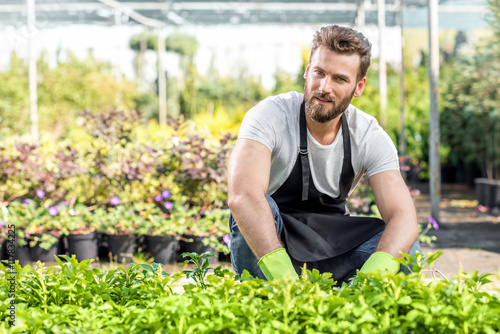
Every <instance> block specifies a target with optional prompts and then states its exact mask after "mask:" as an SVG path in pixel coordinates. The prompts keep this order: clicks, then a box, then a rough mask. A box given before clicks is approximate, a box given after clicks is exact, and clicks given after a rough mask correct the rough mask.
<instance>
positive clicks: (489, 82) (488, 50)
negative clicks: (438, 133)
mask: <svg viewBox="0 0 500 334" xmlns="http://www.w3.org/2000/svg"><path fill="white" fill-rule="evenodd" d="M490 3H491V4H492V10H495V7H494V5H495V4H496V6H497V7H496V10H497V11H496V14H493V15H492V16H494V15H497V16H498V13H500V8H499V7H498V3H497V1H491V2H490ZM497 21H499V19H498V18H497ZM497 25H498V22H497ZM499 43H500V38H499V37H498V35H493V37H489V38H486V39H484V40H483V41H482V42H481V43H479V44H477V45H476V48H475V50H474V53H473V54H472V55H468V54H465V55H461V56H460V57H457V59H456V60H455V61H454V63H453V68H452V71H451V76H452V80H450V82H449V84H448V85H447V86H446V90H445V93H444V96H445V98H444V103H443V108H442V109H443V111H442V117H441V123H442V138H443V143H444V144H445V145H447V146H448V147H449V149H450V153H449V156H448V158H449V159H450V161H451V162H452V163H455V164H456V163H474V164H476V165H477V166H480V167H481V168H482V170H483V173H484V176H487V177H488V178H490V179H494V178H496V179H498V178H500V151H499V147H500V135H499V133H500V89H499V88H500V65H499V64H498V61H497V59H498V57H499V55H500V48H499V46H498V45H499ZM458 129H466V131H462V130H458Z"/></svg>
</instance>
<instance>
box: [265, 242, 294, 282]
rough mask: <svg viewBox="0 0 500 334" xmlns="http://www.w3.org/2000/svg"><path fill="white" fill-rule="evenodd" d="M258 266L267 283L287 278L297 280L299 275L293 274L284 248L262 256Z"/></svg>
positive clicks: (290, 262)
mask: <svg viewBox="0 0 500 334" xmlns="http://www.w3.org/2000/svg"><path fill="white" fill-rule="evenodd" d="M258 265H259V268H260V269H261V270H262V273H264V276H266V278H267V280H268V281H271V280H274V279H280V278H287V277H291V278H293V279H296V280H298V279H299V275H297V273H296V272H295V269H294V268H293V265H292V261H291V260H290V257H289V256H288V254H287V253H286V250H285V249H284V248H279V249H277V250H275V251H272V252H270V253H268V254H266V255H264V256H263V257H262V258H261V259H260V261H259V263H258Z"/></svg>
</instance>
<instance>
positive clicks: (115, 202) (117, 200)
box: [110, 196, 120, 205]
mask: <svg viewBox="0 0 500 334" xmlns="http://www.w3.org/2000/svg"><path fill="white" fill-rule="evenodd" d="M110 202H111V204H113V205H118V204H120V197H118V196H113V197H111V200H110Z"/></svg>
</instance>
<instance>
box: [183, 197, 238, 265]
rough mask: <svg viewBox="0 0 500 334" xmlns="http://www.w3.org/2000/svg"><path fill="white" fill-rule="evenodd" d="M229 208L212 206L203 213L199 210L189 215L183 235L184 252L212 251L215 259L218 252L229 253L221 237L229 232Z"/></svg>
mask: <svg viewBox="0 0 500 334" xmlns="http://www.w3.org/2000/svg"><path fill="white" fill-rule="evenodd" d="M196 211H198V208H196V207H195V208H192V209H191V210H190V211H189V212H191V213H194V212H196ZM228 219H229V210H228V209H220V208H214V209H209V210H205V211H204V212H203V213H200V212H199V211H198V212H197V213H195V214H192V215H189V216H188V220H187V231H186V233H185V235H186V236H187V240H186V242H185V249H184V251H185V252H195V253H198V254H202V253H205V252H212V253H213V254H214V255H216V257H214V258H211V260H213V261H214V260H215V259H217V257H218V255H219V252H222V253H224V254H228V253H229V248H228V246H227V244H226V242H227V241H225V240H224V239H223V238H224V236H225V235H226V236H227V235H228V234H229V225H228Z"/></svg>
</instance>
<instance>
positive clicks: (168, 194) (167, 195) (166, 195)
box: [161, 190, 172, 199]
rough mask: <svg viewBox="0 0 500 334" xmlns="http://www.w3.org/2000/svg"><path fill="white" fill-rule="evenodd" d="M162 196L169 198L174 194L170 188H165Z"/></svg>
mask: <svg viewBox="0 0 500 334" xmlns="http://www.w3.org/2000/svg"><path fill="white" fill-rule="evenodd" d="M161 196H162V197H163V199H167V198H170V196H172V193H171V192H170V191H168V190H165V191H163V192H162V193H161Z"/></svg>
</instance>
